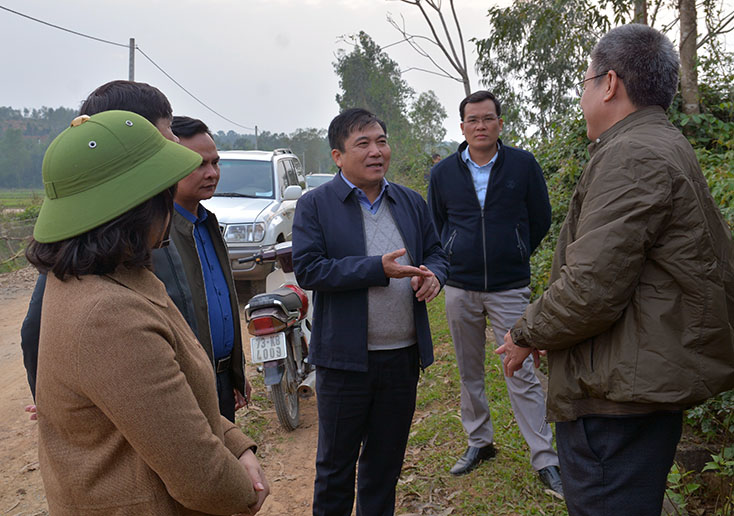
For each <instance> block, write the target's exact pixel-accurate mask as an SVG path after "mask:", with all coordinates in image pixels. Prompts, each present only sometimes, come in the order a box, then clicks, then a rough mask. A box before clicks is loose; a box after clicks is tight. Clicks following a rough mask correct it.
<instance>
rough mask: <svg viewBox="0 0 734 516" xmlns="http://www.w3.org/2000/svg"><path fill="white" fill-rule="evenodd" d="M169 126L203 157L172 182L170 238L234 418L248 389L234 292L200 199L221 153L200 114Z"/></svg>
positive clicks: (214, 226)
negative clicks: (199, 162) (189, 170)
mask: <svg viewBox="0 0 734 516" xmlns="http://www.w3.org/2000/svg"><path fill="white" fill-rule="evenodd" d="M171 129H172V130H173V133H174V134H175V135H176V136H177V137H178V138H179V141H180V143H181V145H183V146H184V147H188V148H189V149H191V150H193V151H196V152H198V153H199V154H200V155H201V157H202V160H203V161H202V163H201V166H200V167H199V168H198V169H196V170H194V171H193V172H192V173H191V174H189V175H188V176H186V177H185V178H183V179H182V180H181V181H179V182H178V185H177V187H176V196H175V198H174V208H175V210H174V212H173V219H172V221H171V241H172V242H173V243H174V244H175V246H176V249H177V251H178V253H179V254H180V256H181V262H182V264H183V269H184V272H185V277H186V283H187V284H188V287H189V289H190V291H191V294H192V295H191V299H192V306H193V312H194V319H195V320H196V326H197V331H196V336H197V337H198V339H199V342H200V343H201V345H202V346H203V347H204V349H205V350H206V352H207V354H208V355H209V358H210V360H211V361H212V366H213V367H214V372H215V373H216V376H217V394H218V395H219V410H220V412H221V413H222V415H223V416H225V417H227V418H228V419H229V420H230V421H234V413H235V411H236V410H237V409H239V408H241V407H243V406H244V405H245V397H246V395H247V394H248V393H247V380H246V379H245V373H244V367H245V365H244V355H243V353H242V331H241V327H240V317H239V315H240V313H239V306H238V302H237V293H236V291H235V284H234V278H233V276H232V269H231V267H230V264H229V257H228V255H227V246H226V244H225V243H224V239H223V238H222V233H221V232H220V230H219V222H217V219H216V217H215V216H214V214H213V213H212V212H211V211H209V210H207V209H206V208H204V206H202V205H201V202H200V201H203V200H206V199H209V198H211V196H212V195H214V190H215V189H216V187H217V183H218V182H219V153H218V152H217V146H216V144H215V143H214V139H213V138H212V136H211V133H210V132H209V128H208V127H207V126H206V124H204V122H202V121H201V120H197V119H194V118H189V117H186V116H175V117H173V123H172V124H171ZM169 295H170V294H169ZM243 395H245V396H243Z"/></svg>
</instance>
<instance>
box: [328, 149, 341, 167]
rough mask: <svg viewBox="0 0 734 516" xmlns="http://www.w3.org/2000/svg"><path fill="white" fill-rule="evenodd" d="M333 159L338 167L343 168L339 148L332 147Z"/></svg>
mask: <svg viewBox="0 0 734 516" xmlns="http://www.w3.org/2000/svg"><path fill="white" fill-rule="evenodd" d="M331 159H333V160H334V163H335V164H336V166H337V167H339V168H342V153H341V151H340V150H339V149H331Z"/></svg>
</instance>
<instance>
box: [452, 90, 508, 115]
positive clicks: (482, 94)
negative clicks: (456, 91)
mask: <svg viewBox="0 0 734 516" xmlns="http://www.w3.org/2000/svg"><path fill="white" fill-rule="evenodd" d="M485 100H491V101H492V102H494V108H495V110H496V111H497V116H502V106H500V101H499V100H497V97H495V96H494V94H492V93H491V92H489V91H487V90H479V91H475V92H474V93H472V94H471V95H469V96H468V97H466V98H465V99H464V100H462V101H461V104H459V118H460V119H461V121H462V122H463V121H464V108H465V107H466V105H467V104H476V103H478V102H484V101H485Z"/></svg>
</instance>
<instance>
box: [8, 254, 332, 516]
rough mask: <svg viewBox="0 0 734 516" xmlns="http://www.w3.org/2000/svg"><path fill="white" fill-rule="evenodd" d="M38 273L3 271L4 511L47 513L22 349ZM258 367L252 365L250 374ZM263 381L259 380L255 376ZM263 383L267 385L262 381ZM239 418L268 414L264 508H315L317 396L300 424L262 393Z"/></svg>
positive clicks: (278, 514) (267, 514)
mask: <svg viewBox="0 0 734 516" xmlns="http://www.w3.org/2000/svg"><path fill="white" fill-rule="evenodd" d="M35 279H36V273H35V271H34V270H33V269H31V268H26V269H22V270H20V271H16V272H13V273H9V274H2V275H0V515H3V516H5V515H7V516H41V515H46V514H48V511H47V505H46V499H45V495H44V491H43V483H42V481H41V475H40V473H39V470H38V455H37V450H36V444H37V436H38V431H37V427H36V422H35V421H30V420H29V419H28V415H27V414H26V413H25V412H24V410H23V409H24V407H25V406H26V405H27V404H29V403H31V401H32V399H31V394H30V390H29V389H28V383H27V381H26V376H25V369H24V368H23V358H22V354H21V351H20V326H21V324H22V322H23V318H24V317H25V313H26V310H27V308H28V300H29V299H30V296H31V292H32V290H33V285H34V284H35ZM245 347H246V348H247V346H245ZM257 374H258V373H257V372H256V371H255V370H254V368H249V369H248V375H249V376H250V377H254V376H256V375H257ZM256 383H259V382H256ZM259 385H262V384H261V383H259ZM260 400H261V401H259V402H257V403H255V404H253V405H252V406H251V408H250V409H249V410H250V412H249V413H245V411H240V412H239V413H238V421H239V422H240V424H241V425H242V426H243V427H244V428H245V431H247V428H246V427H247V425H248V422H249V421H251V420H265V424H264V425H263V429H262V435H261V437H260V438H259V439H258V440H259V444H260V448H259V450H258V455H259V457H260V461H261V463H262V465H263V467H264V469H265V472H266V475H267V476H268V480H269V481H270V486H271V495H270V497H269V498H268V500H267V501H266V503H265V506H264V507H263V509H262V510H261V511H260V513H259V514H261V515H263V516H283V515H292V516H300V515H304V516H305V515H307V514H310V512H311V511H310V507H311V494H312V489H313V479H314V459H315V456H316V437H317V431H318V429H317V420H316V402H315V400H314V399H313V398H312V399H309V400H305V401H304V402H302V405H301V425H300V427H299V428H298V429H296V430H295V431H293V432H285V431H284V430H282V429H281V428H280V426H279V424H278V421H277V416H276V415H275V412H274V410H273V409H272V405H271V404H270V402H269V401H268V400H264V399H263V397H262V396H260Z"/></svg>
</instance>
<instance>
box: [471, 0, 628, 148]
mask: <svg viewBox="0 0 734 516" xmlns="http://www.w3.org/2000/svg"><path fill="white" fill-rule="evenodd" d="M628 9H629V2H628V1H627V0H624V1H623V0H614V1H612V2H608V1H604V2H602V3H601V4H599V3H595V2H594V1H593V0H527V1H521V2H520V1H516V2H515V3H514V4H513V5H511V6H510V7H492V8H491V9H490V10H489V13H488V15H487V16H488V19H489V26H490V27H492V28H493V30H492V32H491V34H490V35H489V36H488V37H486V38H484V39H480V40H476V41H475V43H476V45H477V51H478V54H479V57H478V59H477V71H478V72H479V73H480V75H481V76H482V79H481V83H482V84H483V85H484V86H485V87H487V88H489V89H490V90H492V91H493V92H494V93H495V94H497V95H498V96H499V98H500V99H502V101H503V103H504V104H505V106H506V110H504V111H505V113H504V114H503V117H504V118H505V121H506V123H507V125H508V127H507V131H508V133H509V134H513V133H514V134H515V135H516V136H518V135H522V134H524V133H526V132H527V130H528V129H529V128H537V129H538V130H540V132H541V134H542V135H545V134H546V133H547V131H548V129H549V128H550V126H551V125H552V124H554V123H556V122H557V121H558V120H559V119H560V118H561V117H564V116H567V113H568V112H569V111H571V110H572V109H574V108H575V106H577V105H578V99H576V97H575V95H574V94H573V86H574V84H575V83H577V82H578V81H580V80H581V78H582V77H583V73H584V69H585V68H586V64H587V62H586V61H587V59H588V56H589V53H590V51H591V49H592V48H593V46H594V44H595V43H596V41H598V39H599V38H600V37H601V36H602V35H603V34H604V33H605V32H606V31H607V30H609V29H610V28H611V26H612V22H613V21H614V22H620V21H624V19H625V16H626V14H627V11H628Z"/></svg>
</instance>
